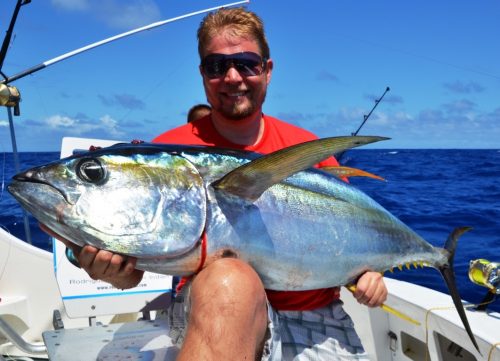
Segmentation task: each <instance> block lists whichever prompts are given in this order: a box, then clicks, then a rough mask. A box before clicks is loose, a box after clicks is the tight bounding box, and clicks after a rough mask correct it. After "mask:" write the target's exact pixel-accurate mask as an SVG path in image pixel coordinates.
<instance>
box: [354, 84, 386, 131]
mask: <svg viewBox="0 0 500 361" xmlns="http://www.w3.org/2000/svg"><path fill="white" fill-rule="evenodd" d="M389 90H391V88H389V87H387V88H385V91H384V94H382V96H381V97H380V98H378V99H375V105H374V106H373V108H372V110H370V113H368V114H365V115H363V122H362V123H361V125H360V126H359V128H358V129H357V130H356V131H355V132H354V133H351V135H352V136H356V135H358V133H359V131H360V130H361V128H362V127H363V125H365V123H366V121H367V120H368V118H370V115H372V113H373V111H374V110H375V108H376V107H377V105H378V103H380V101H381V100H382V98H383V97H384V95H385V94H386V93H387V92H388V91H389Z"/></svg>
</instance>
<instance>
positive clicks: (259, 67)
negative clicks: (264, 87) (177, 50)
mask: <svg viewBox="0 0 500 361" xmlns="http://www.w3.org/2000/svg"><path fill="white" fill-rule="evenodd" d="M266 62H267V59H265V58H261V57H260V55H259V54H256V53H253V52H250V51H244V52H241V53H235V54H210V55H207V56H206V57H205V58H203V60H202V61H201V69H202V71H203V74H205V75H206V76H207V77H208V78H210V79H216V78H220V77H223V76H224V75H226V73H227V71H228V70H229V68H231V67H234V68H235V69H236V70H237V71H238V73H240V74H241V75H243V76H255V75H260V74H262V72H263V71H264V69H265V68H266Z"/></svg>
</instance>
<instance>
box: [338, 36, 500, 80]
mask: <svg viewBox="0 0 500 361" xmlns="http://www.w3.org/2000/svg"><path fill="white" fill-rule="evenodd" d="M332 35H334V36H337V37H339V38H344V39H348V40H354V41H357V42H360V43H365V44H369V45H371V46H374V47H379V48H384V49H386V50H390V51H392V52H396V53H400V54H404V55H408V56H412V57H415V58H420V59H423V60H426V61H430V62H433V63H437V64H441V65H446V66H449V67H452V68H455V69H459V70H464V71H468V72H471V73H476V74H479V75H483V76H487V77H490V78H493V79H497V80H500V76H499V75H495V74H492V73H488V72H486V71H482V70H477V69H473V68H468V67H465V66H462V65H457V64H453V63H449V62H447V61H443V60H439V59H435V58H431V57H429V56H425V55H420V54H416V53H412V52H411V51H408V50H404V49H398V48H394V47H391V46H387V45H383V44H379V43H374V42H372V41H368V40H365V39H359V38H355V37H352V36H349V35H344V34H332Z"/></svg>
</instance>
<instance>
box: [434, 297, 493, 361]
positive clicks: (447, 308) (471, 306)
mask: <svg viewBox="0 0 500 361" xmlns="http://www.w3.org/2000/svg"><path fill="white" fill-rule="evenodd" d="M493 301H494V300H491V301H488V302H483V303H478V304H470V305H464V308H476V307H479V306H484V305H487V304H489V303H492V302H493ZM454 308H455V306H442V307H432V308H429V309H428V310H427V312H426V313H425V348H426V349H427V352H426V353H425V361H429V358H428V357H429V315H430V314H431V312H432V311H445V310H451V309H454ZM499 345H500V342H497V343H495V344H493V345H492V346H491V349H490V352H489V356H488V361H491V360H493V359H492V358H491V355H493V351H494V350H495V349H496V348H497V346H499Z"/></svg>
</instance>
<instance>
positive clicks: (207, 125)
mask: <svg viewBox="0 0 500 361" xmlns="http://www.w3.org/2000/svg"><path fill="white" fill-rule="evenodd" d="M263 118H264V134H263V135H262V139H261V140H260V141H259V142H258V143H257V144H255V145H249V146H246V145H240V144H235V143H232V142H230V141H229V140H227V139H226V138H224V137H222V136H221V135H220V134H219V133H218V132H217V130H216V129H215V127H214V126H213V123H212V122H211V120H210V118H209V116H207V117H204V118H201V119H198V120H195V121H194V122H191V123H187V124H185V125H182V126H180V127H177V128H174V129H172V130H169V131H166V132H165V133H163V134H160V135H159V136H158V137H156V138H154V139H153V143H169V144H192V145H213V146H217V147H223V148H231V149H242V150H249V151H253V152H257V153H261V154H268V153H271V152H274V151H276V150H279V149H282V148H285V147H289V146H291V145H295V144H298V143H303V142H306V141H309V140H314V139H318V137H316V136H315V135H314V134H313V133H311V132H309V131H307V130H305V129H302V128H299V127H296V126H294V125H292V124H288V123H285V122H283V121H281V120H278V119H276V118H273V117H270V116H267V115H263ZM338 165H339V164H338V162H337V161H336V160H335V159H334V158H333V157H330V158H328V159H326V160H324V161H322V162H321V163H319V164H318V166H319V167H325V166H338ZM266 293H267V298H268V300H269V302H270V303H271V305H272V306H273V307H274V308H275V309H277V310H312V309H316V308H319V307H323V306H326V305H327V304H329V303H330V302H332V301H333V300H335V299H337V298H338V297H339V289H338V287H333V288H323V289H317V290H308V291H274V290H266Z"/></svg>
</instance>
